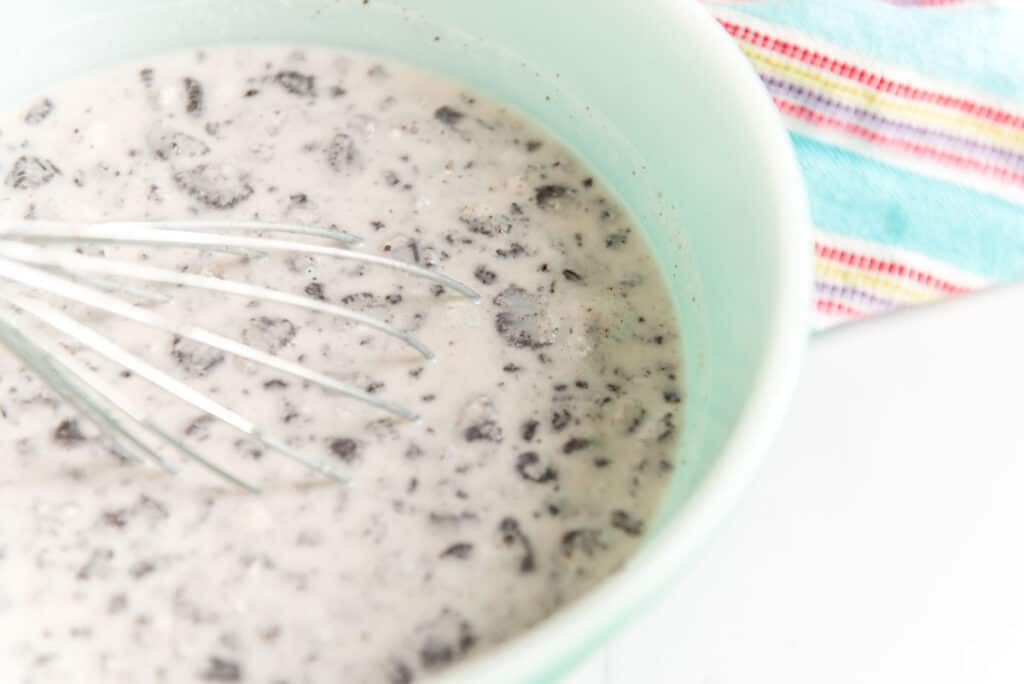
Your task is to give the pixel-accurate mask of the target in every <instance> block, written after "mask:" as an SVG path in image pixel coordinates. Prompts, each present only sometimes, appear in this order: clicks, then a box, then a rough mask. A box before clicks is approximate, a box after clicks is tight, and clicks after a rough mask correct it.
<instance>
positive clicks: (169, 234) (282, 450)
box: [0, 221, 479, 492]
mask: <svg viewBox="0 0 1024 684" xmlns="http://www.w3.org/2000/svg"><path fill="white" fill-rule="evenodd" d="M247 232H258V233H260V234H261V235H262V234H266V233H283V234H293V235H297V236H301V237H305V238H320V239H328V240H332V241H334V242H339V243H342V244H356V243H358V242H360V241H361V240H360V238H358V237H357V236H354V235H351V234H349V233H346V232H344V231H338V230H334V229H330V228H320V227H310V226H299V225H293V224H275V223H263V222H253V221H239V222H225V221H216V222H213V221H211V222H203V221H158V222H152V221H122V222H107V223H93V224H79V223H66V222H55V221H7V222H0V281H3V280H6V281H7V282H8V283H9V284H15V285H20V286H23V287H24V288H27V289H28V290H29V291H35V292H45V293H48V294H50V295H53V296H55V297H57V298H62V299H64V300H67V301H73V302H77V303H79V304H82V305H84V306H87V307H89V308H93V309H96V310H99V311H103V312H105V313H107V314H112V315H114V316H117V317H120V318H123V319H126V320H130V321H134V322H136V323H139V324H142V325H144V326H147V327H149V328H152V329H155V330H159V331H162V332H165V333H168V334H170V335H174V336H177V337H181V338H184V339H189V340H192V341H194V342H198V343H200V344H203V345H206V346H208V347H211V348H214V349H218V350H220V351H223V352H225V353H228V354H233V355H235V356H237V357H239V358H244V359H247V360H250V361H253V362H255V363H258V364H261V365H264V366H266V367H268V368H272V369H275V370H277V371H280V372H282V373H287V374H289V375H292V376H294V377H298V378H301V379H304V380H307V381H309V382H311V383H313V384H316V385H318V386H320V387H322V388H324V389H326V390H329V391H332V392H335V393H338V394H341V395H343V396H347V397H349V398H352V399H355V400H357V401H360V402H363V403H365V404H368V405H370V406H373V407H375V408H378V409H380V410H383V411H386V412H388V413H391V414H392V415H395V416H397V417H400V418H403V419H406V420H416V419H417V416H416V414H415V413H413V412H412V411H409V410H408V409H406V408H404V407H402V406H399V405H396V404H393V403H391V402H388V401H386V400H385V399H382V398H380V397H377V396H375V395H372V394H370V393H368V392H366V391H364V390H362V389H360V388H358V387H355V386H353V385H351V384H348V383H344V382H341V381H339V380H336V379H334V378H332V377H330V376H329V375H326V374H323V373H319V372H317V371H313V370H311V369H309V368H306V367H305V366H302V365H301V364H297V363H291V362H288V361H284V360H282V359H279V358H277V357H276V356H273V355H271V354H268V353H266V352H263V351H260V350H258V349H255V348H254V347H252V346H250V345H247V344H244V343H242V342H238V341H236V340H233V339H231V338H228V337H225V336H223V335H220V334H218V333H216V332H213V331H211V330H207V329H205V328H202V327H199V326H195V325H191V324H185V323H179V322H175V321H172V320H171V319H169V318H168V317H166V316H163V315H161V314H159V313H157V312H155V311H153V310H150V309H146V308H142V307H140V306H138V305H136V304H135V303H132V302H129V301H126V300H125V299H122V298H121V297H119V296H117V295H119V294H120V295H125V296H128V297H131V298H133V299H136V300H140V301H142V302H147V303H159V302H161V301H167V298H166V297H164V296H163V295H161V294H160V293H158V292H152V291H150V290H148V289H138V288H135V287H131V286H128V285H125V284H123V283H121V282H119V280H110V279H112V278H116V279H127V280H133V281H137V282H139V283H141V284H143V285H149V284H160V285H171V286H176V287H187V288H195V289H201V290H206V291H210V292H216V293H220V294H225V295H229V296H237V297H245V298H248V299H250V300H261V301H268V302H275V303H280V304H286V305H290V306H294V307H297V308H301V309H304V310H308V311H315V312H319V313H324V314H328V315H331V316H335V317H337V318H340V319H343V320H347V321H350V322H352V323H355V324H357V325H364V326H367V327H369V328H372V329H374V330H377V331H379V332H381V333H384V334H386V335H389V336H391V337H394V338H396V339H398V340H400V341H402V342H403V343H405V344H406V345H408V346H409V347H411V348H412V349H414V350H415V351H416V352H418V353H419V354H420V355H422V356H423V357H425V358H428V359H429V358H432V357H433V355H432V353H431V351H430V350H429V349H428V348H427V347H426V346H425V345H423V343H422V342H420V341H419V340H418V339H416V337H415V336H413V335H411V334H410V333H408V332H406V331H403V330H401V329H399V328H397V327H395V326H393V325H391V324H389V323H387V322H384V321H380V320H377V319H375V318H373V317H371V316H367V315H366V314H363V313H361V312H358V311H354V310H352V309H348V308H346V307H342V306H336V305H333V304H330V303H327V302H324V301H320V300H315V299H312V298H305V297H299V296H296V295H293V294H289V293H286V292H282V291H279V290H275V289H272V288H266V287H260V286H256V285H250V284H247V283H241V282H235V281H231V280H227V279H221V278H213V277H208V276H201V275H195V274H190V273H180V272H177V271H172V270H168V269H162V268H157V267H153V266H148V265H144V264H140V263H136V262H129V261H123V260H116V259H111V258H106V257H97V256H87V255H84V254H79V253H72V252H68V251H61V250H54V249H52V246H53V245H54V244H89V243H105V244H116V245H136V246H152V247H155V248H160V247H176V248H182V249H195V250H204V251H211V250H221V251H222V250H229V251H241V252H242V253H246V252H249V253H251V252H255V253H260V254H266V253H271V252H292V253H298V254H311V255H318V256H325V257H332V258H338V259H347V260H352V261H358V262H362V263H366V264H370V265H375V266H381V267H385V268H390V269H393V270H396V271H399V272H401V273H405V274H408V275H411V276H413V277H418V278H422V279H425V280H429V281H432V282H434V283H437V284H440V285H442V286H444V287H446V288H448V289H450V290H453V291H455V292H457V293H459V294H461V295H463V296H465V297H467V298H469V299H471V300H477V299H479V295H478V294H477V293H476V292H475V291H474V290H472V289H471V288H469V287H467V286H466V285H463V284H462V283H461V282H459V281H457V280H454V279H453V278H450V277H448V276H446V275H444V274H441V273H437V272H435V271H432V270H429V269H426V268H423V267H420V266H416V265H414V264H409V263H406V262H403V261H399V260H397V259H392V258H388V257H381V256H376V255H372V254H366V253H363V252H358V251H354V250H351V249H346V248H340V247H334V246H324V245H318V244H313V243H308V242H300V241H297V240H284V239H279V238H269V237H262V236H251V235H246V234H245V233H247ZM236 233H241V234H240V235H239V234H236ZM46 245H50V247H51V248H47V247H46ZM8 290H9V291H5V289H4V288H3V286H2V282H0V302H5V303H7V304H8V305H9V306H10V307H12V308H13V309H15V310H18V311H20V312H22V313H23V314H25V315H28V316H30V317H32V318H35V319H37V320H38V321H40V322H42V323H44V324H46V325H47V326H49V327H50V328H52V329H54V330H56V331H58V332H60V333H61V334H63V335H65V336H66V337H67V338H70V339H72V340H74V341H75V342H77V343H79V344H81V345H84V346H86V347H87V348H89V349H91V350H93V351H95V352H97V353H99V354H100V355H102V356H105V357H106V358H108V359H109V360H111V361H113V362H114V363H116V364H118V365H120V366H121V367H122V368H124V369H126V370H128V371H131V372H132V373H135V374H137V375H138V376H139V377H141V378H143V379H145V380H146V381H148V382H149V383H151V384H153V385H154V386H156V387H158V388H159V389H161V390H163V391H164V392H167V393H168V394H170V395H171V396H173V397H174V398H176V399H177V400H179V401H182V402H184V403H187V404H189V405H191V406H193V407H194V408H196V409H198V410H200V411H201V412H202V413H204V414H205V415H208V416H210V417H212V418H214V419H216V420H219V421H220V422H222V423H224V424H226V425H229V426H231V427H233V428H234V429H236V430H238V431H240V432H242V433H244V434H246V435H247V436H249V437H250V438H252V439H254V440H256V441H257V442H259V443H261V444H262V445H263V446H265V447H267V448H268V449H270V450H272V451H275V452H277V453H279V454H280V455H282V456H284V457H286V458H289V459H291V460H293V461H295V462H297V463H300V464H302V465H304V466H305V467H306V468H308V469H310V470H311V471H313V472H315V473H317V474H320V475H323V476H325V477H329V478H332V479H334V480H336V481H339V482H345V481H346V478H344V477H343V476H341V475H340V474H338V473H336V472H335V471H333V470H332V469H331V468H329V467H327V466H326V465H324V464H323V463H322V462H320V461H318V460H316V459H313V458H310V457H307V456H305V455H304V454H302V453H300V452H299V451H297V450H295V449H293V448H292V447H291V446H290V445H288V444H287V443H286V442H285V441H284V440H282V439H280V438H279V437H276V436H274V435H272V434H268V433H265V432H263V431H262V430H261V429H260V428H259V426H258V425H256V424H255V423H254V422H253V421H251V420H250V419H247V418H245V417H244V416H242V415H241V414H239V413H237V412H235V411H233V410H232V409H229V408H227V407H226V406H223V405H222V404H220V403H219V402H217V401H215V400H213V399H212V398H210V397H209V396H206V395H204V394H203V393H201V392H199V391H197V390H195V389H194V388H192V387H190V386H188V385H187V384H185V383H183V382H181V381H179V380H177V379H175V378H173V377H171V376H170V375H168V374H167V373H165V372H163V371H161V370H160V369H158V368H156V367H155V366H153V365H152V364H150V363H148V362H147V361H145V360H144V359H142V358H141V357H139V356H137V355H135V354H132V353H131V352H129V351H128V350H126V349H125V348H124V347H123V346H122V345H120V344H118V343H117V342H115V341H113V340H111V339H109V338H108V337H106V336H104V335H102V334H101V333H99V332H97V331H96V330H94V329H93V328H91V327H90V326H89V325H86V324H85V323H82V322H81V321H79V320H77V319H75V318H73V317H72V316H70V315H68V314H66V313H63V312H61V311H58V310H57V309H55V308H53V307H52V306H49V305H47V304H45V303H44V302H43V301H40V300H39V299H37V298H34V297H32V296H27V295H24V294H18V293H16V292H15V291H14V290H13V288H8ZM0 345H2V346H4V347H6V348H8V349H9V350H10V351H11V352H12V353H13V354H14V355H15V356H16V357H17V358H18V359H19V360H20V361H21V362H22V363H23V364H24V365H25V367H26V368H28V369H29V370H31V371H32V372H34V373H35V374H36V375H38V376H39V377H40V379H42V380H43V381H44V382H46V383H47V384H48V385H49V386H50V387H51V388H52V389H53V390H54V391H55V392H56V393H57V394H58V395H60V396H61V397H62V398H63V399H65V400H66V401H67V402H68V403H69V404H71V405H72V406H73V407H74V408H75V409H76V410H78V411H79V412H80V413H81V414H82V415H83V416H84V417H86V418H87V419H89V420H91V421H92V422H93V423H94V424H95V425H97V427H99V428H100V429H101V432H102V434H103V435H104V437H105V438H106V439H107V441H108V442H109V443H110V445H111V447H112V449H113V450H114V451H115V452H117V453H118V454H120V455H122V456H123V457H125V458H127V459H129V460H134V461H151V462H153V463H155V464H156V465H158V466H160V467H162V468H163V469H165V470H167V471H168V472H173V468H172V467H171V466H170V465H169V464H168V463H167V462H166V461H165V460H164V459H163V458H162V457H161V455H160V453H159V451H158V450H157V449H156V448H154V447H153V446H150V444H149V441H147V440H150V439H151V440H155V441H157V442H158V443H162V444H164V445H167V446H170V447H172V448H173V449H174V450H176V451H178V452H179V453H181V454H183V455H184V456H186V457H187V458H189V459H191V460H193V461H196V462H197V463H199V464H201V465H202V466H204V467H206V468H208V469H209V470H210V471H211V472H213V473H215V474H216V475H218V476H219V477H221V478H223V479H225V480H227V481H229V482H231V483H233V484H234V485H237V486H239V487H242V488H243V489H246V490H248V491H251V492H255V491H257V490H256V488H255V487H254V486H253V485H251V484H249V483H247V482H245V481H244V480H242V479H241V478H239V477H237V476H235V475H233V474H231V473H230V472H229V471H227V470H225V469H224V468H222V467H221V466H219V465H217V464H216V463H215V462H213V461H212V460H210V459H208V458H207V457H204V456H203V455H201V454H199V453H198V452H196V451H195V450H194V449H193V448H192V447H190V446H189V445H188V444H186V443H185V442H183V441H182V440H180V439H178V438H176V437H174V436H173V435H172V434H170V433H169V432H167V431H166V430H165V429H163V428H161V427H160V426H159V425H158V424H157V423H155V422H154V421H153V420H152V419H151V418H150V417H149V416H147V415H145V414H144V413H142V412H141V411H140V410H139V409H138V408H136V405H135V404H133V402H131V401H130V400H128V399H127V398H125V397H124V396H123V395H122V394H121V393H120V392H118V391H117V390H116V388H113V387H111V386H110V385H109V384H107V383H105V382H103V380H102V379H101V378H100V377H99V374H98V373H97V372H95V371H92V370H91V369H89V368H87V367H85V366H84V365H83V364H81V363H79V362H78V361H76V359H75V358H74V357H73V355H72V354H70V353H69V352H67V351H65V350H63V349H62V348H61V347H60V346H59V345H54V344H52V343H50V342H48V341H45V340H42V339H32V338H29V337H28V336H26V335H25V334H23V333H22V332H21V331H20V329H19V326H18V324H17V321H16V320H15V319H14V318H12V317H11V316H9V315H0ZM142 435H145V438H144V437H142Z"/></svg>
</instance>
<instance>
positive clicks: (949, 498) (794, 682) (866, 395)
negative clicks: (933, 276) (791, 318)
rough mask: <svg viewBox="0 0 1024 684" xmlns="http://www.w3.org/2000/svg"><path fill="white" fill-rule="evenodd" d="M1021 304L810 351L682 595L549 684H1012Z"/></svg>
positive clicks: (1017, 607) (986, 306)
mask: <svg viewBox="0 0 1024 684" xmlns="http://www.w3.org/2000/svg"><path fill="white" fill-rule="evenodd" d="M1022 312H1024V287H1016V286H1015V287H1010V288H1004V289H1001V290H999V291H990V292H986V293H983V294H980V295H971V296H966V297H961V298H958V299H956V300H953V301H950V302H945V303H942V304H940V305H936V306H932V307H926V308H923V309H918V310H914V311H909V312H906V313H901V314H897V315H894V316H889V317H885V318H883V319H880V320H875V321H869V322H865V323H859V324H856V325H853V326H847V327H846V328H843V329H840V330H838V331H834V332H830V333H827V334H825V335H822V336H819V337H817V338H815V340H814V341H813V343H812V344H811V348H810V350H809V353H808V356H807V360H806V365H805V368H804V373H803V378H802V380H801V383H800V387H799V389H798V391H797V395H796V398H795V401H794V402H793V405H792V409H791V411H790V414H789V416H788V418H787V420H786V423H785V425H784V427H783V429H782V431H781V433H780V435H779V437H778V439H777V441H776V444H775V446H774V447H773V448H772V449H771V451H770V452H769V453H768V455H767V457H766V458H765V461H764V464H763V465H762V468H761V471H760V473H759V475H758V477H757V478H756V480H755V481H754V483H753V484H752V486H751V487H750V488H749V489H748V490H747V492H746V494H745V496H744V498H743V501H742V502H741V504H740V505H739V507H738V508H737V509H736V510H735V511H734V513H733V515H732V516H731V518H730V519H729V520H728V521H727V522H726V523H725V524H724V525H723V527H722V529H721V530H720V532H719V533H718V534H717V535H716V536H715V537H714V538H713V540H712V542H711V543H710V544H709V545H708V547H707V549H706V551H705V552H704V553H703V554H701V556H700V557H699V558H698V559H697V561H696V562H695V563H694V565H693V568H692V569H691V571H690V572H689V574H688V575H687V576H686V577H685V579H684V580H683V581H682V582H681V583H680V584H679V585H678V586H677V587H676V588H675V589H674V590H673V591H671V592H669V593H667V594H666V595H665V596H664V597H663V601H662V602H661V603H660V605H659V606H658V607H657V608H655V610H653V611H652V612H651V613H649V614H647V615H646V616H645V617H643V618H642V619H640V620H639V621H637V622H635V623H633V624H632V625H631V626H630V627H629V628H627V630H626V631H625V632H624V633H622V634H621V635H620V636H619V637H618V638H617V639H616V640H614V641H613V642H612V643H611V644H610V646H608V647H607V648H606V649H605V650H604V651H603V652H601V653H599V654H597V655H596V656H594V657H593V658H591V659H590V660H589V661H588V662H587V663H585V664H584V665H583V666H582V667H581V668H580V670H579V671H578V672H576V673H575V674H574V675H572V676H570V677H569V678H567V679H566V682H565V684H662V683H665V684H669V683H671V684H689V683H691V682H693V683H695V684H740V683H744V684H745V683H747V682H758V683H760V682H785V683H786V684H812V683H813V684H821V683H837V684H846V683H852V682H857V683H861V682H871V683H873V684H874V683H888V682H893V683H899V684H906V683H907V682H928V683H929V684H945V683H947V682H948V683H954V682H955V683H957V684H960V683H962V682H971V683H972V684H979V683H988V682H1015V683H1019V682H1024V410H1022V409H1024V396H1022V384H1024V315H1021V314H1022Z"/></svg>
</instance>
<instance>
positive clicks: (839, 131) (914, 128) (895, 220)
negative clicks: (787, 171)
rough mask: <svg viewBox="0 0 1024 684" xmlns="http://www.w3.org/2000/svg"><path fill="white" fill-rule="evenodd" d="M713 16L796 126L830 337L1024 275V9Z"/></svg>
mask: <svg viewBox="0 0 1024 684" xmlns="http://www.w3.org/2000/svg"><path fill="white" fill-rule="evenodd" d="M705 4H706V6H707V7H708V9H709V10H710V11H711V12H712V13H713V14H714V15H715V17H716V18H717V19H718V20H719V22H720V23H721V25H722V26H723V27H724V28H725V30H726V31H727V32H728V33H729V34H730V35H731V36H732V37H733V39H734V40H735V41H736V43H737V45H738V46H739V48H740V49H741V50H742V51H743V52H744V54H745V55H746V56H747V58H748V59H749V60H750V62H751V64H752V65H753V66H754V68H755V69H756V70H757V72H758V74H759V75H760V77H761V80H762V81H763V83H764V85H765V87H766V88H767V89H768V92H769V93H770V94H771V96H772V98H773V99H774V100H775V104H776V105H777V106H778V109H779V112H780V113H781V114H782V117H783V120H784V122H785V124H786V126H787V127H788V128H789V131H790V136H791V138H792V141H793V145H794V147H795V149H796V153H797V157H798V159H799V162H800V165H801V167H802V169H803V173H804V177H805V179H806V183H807V190H808V194H809V196H810V203H811V215H812V218H813V221H814V225H815V233H814V250H815V254H816V257H817V261H816V265H815V266H816V272H815V276H816V277H815V297H814V302H813V306H814V309H815V319H814V320H815V327H816V328H817V329H824V328H828V327H830V326H833V325H835V324H837V323H841V322H844V321H849V320H853V319H857V318H861V317H864V316H870V315H873V314H877V313H881V312H884V311H889V310H892V309H895V308H897V307H901V306H905V305H909V304H917V303H924V302H929V301H933V300H936V299H939V298H942V297H946V296H948V295H952V294H957V293H960V292H966V291H970V290H975V289H978V288H981V287H985V286H986V285H989V284H992V283H997V282H1001V281H1007V280H1012V279H1017V278H1022V277H1024V0H1004V1H1002V2H995V1H988V2H985V1H983V0H760V1H758V0H732V1H731V2H724V1H721V0H719V1H710V0H709V1H707V2H706V3H705Z"/></svg>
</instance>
